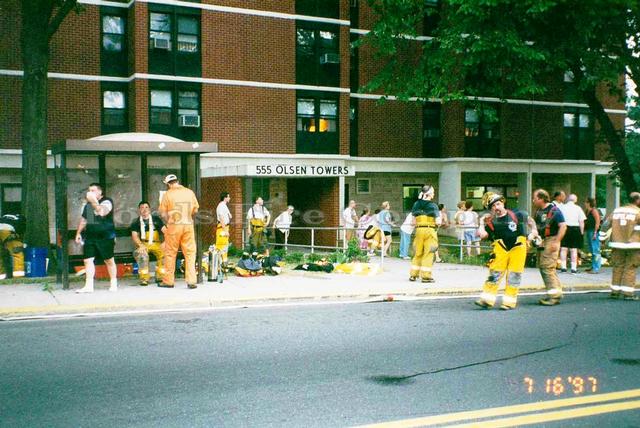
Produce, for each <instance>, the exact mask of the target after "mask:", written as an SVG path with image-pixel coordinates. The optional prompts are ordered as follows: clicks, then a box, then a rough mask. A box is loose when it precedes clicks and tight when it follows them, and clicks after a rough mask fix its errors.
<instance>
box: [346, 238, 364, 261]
mask: <svg viewBox="0 0 640 428" xmlns="http://www.w3.org/2000/svg"><path fill="white" fill-rule="evenodd" d="M345 257H346V261H347V262H366V261H368V260H369V256H368V255H367V252H366V251H364V250H363V249H361V248H360V243H359V242H358V240H357V239H356V238H352V239H351V240H350V241H349V242H348V243H347V251H346V253H345ZM341 263H343V262H341Z"/></svg>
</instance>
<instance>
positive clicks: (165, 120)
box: [150, 90, 173, 125]
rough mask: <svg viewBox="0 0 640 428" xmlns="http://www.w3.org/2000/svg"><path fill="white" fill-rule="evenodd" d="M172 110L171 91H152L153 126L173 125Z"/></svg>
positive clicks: (151, 118) (151, 117)
mask: <svg viewBox="0 0 640 428" xmlns="http://www.w3.org/2000/svg"><path fill="white" fill-rule="evenodd" d="M172 109H173V99H172V96H171V91H164V90H152V91H151V116H150V120H151V125H171V116H172Z"/></svg>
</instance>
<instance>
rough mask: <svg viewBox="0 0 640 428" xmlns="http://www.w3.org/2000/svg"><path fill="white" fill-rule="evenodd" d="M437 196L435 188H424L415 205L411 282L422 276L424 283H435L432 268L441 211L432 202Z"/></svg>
mask: <svg viewBox="0 0 640 428" xmlns="http://www.w3.org/2000/svg"><path fill="white" fill-rule="evenodd" d="M434 195H435V190H434V188H433V186H430V185H428V184H426V185H424V186H422V191H421V192H420V194H419V195H418V200H417V201H416V202H415V203H414V204H413V207H412V208H411V213H412V214H413V216H414V217H415V219H416V229H415V230H416V237H415V239H414V241H413V248H414V256H413V260H411V270H410V271H409V281H415V280H416V279H417V278H418V275H420V278H421V279H422V282H423V283H429V282H434V280H433V274H432V268H433V260H434V257H435V252H436V251H437V250H438V234H437V232H436V229H437V228H438V226H439V225H440V210H439V209H438V205H437V204H436V203H435V202H433V201H432V199H433V196H434Z"/></svg>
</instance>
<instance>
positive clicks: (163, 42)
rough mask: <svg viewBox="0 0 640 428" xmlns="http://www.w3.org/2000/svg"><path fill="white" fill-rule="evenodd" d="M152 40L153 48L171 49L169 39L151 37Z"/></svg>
mask: <svg viewBox="0 0 640 428" xmlns="http://www.w3.org/2000/svg"><path fill="white" fill-rule="evenodd" d="M152 40H153V43H152V47H153V48H154V49H164V50H167V51H170V50H171V40H169V39H158V38H153V39H152Z"/></svg>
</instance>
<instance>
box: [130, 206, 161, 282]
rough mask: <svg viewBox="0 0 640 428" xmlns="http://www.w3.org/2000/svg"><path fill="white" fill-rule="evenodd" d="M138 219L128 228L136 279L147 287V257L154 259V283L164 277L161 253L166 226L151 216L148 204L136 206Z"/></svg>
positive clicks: (158, 218)
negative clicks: (136, 273)
mask: <svg viewBox="0 0 640 428" xmlns="http://www.w3.org/2000/svg"><path fill="white" fill-rule="evenodd" d="M138 212H139V213H140V217H138V218H137V219H136V220H135V221H134V222H133V223H131V227H130V228H129V232H130V233H131V239H132V240H133V244H134V245H135V247H136V249H135V251H134V252H133V257H135V259H136V262H137V263H138V277H139V278H140V285H143V286H144V285H149V255H150V254H151V255H152V256H153V257H155V259H156V262H157V267H156V282H160V281H161V280H162V276H163V275H164V268H163V263H164V259H163V258H164V254H163V251H162V237H163V236H164V232H165V230H166V226H165V225H164V223H163V222H162V219H161V218H160V216H158V215H155V214H151V207H150V206H149V202H147V201H142V202H140V203H139V204H138Z"/></svg>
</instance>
